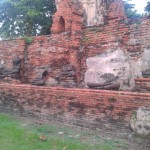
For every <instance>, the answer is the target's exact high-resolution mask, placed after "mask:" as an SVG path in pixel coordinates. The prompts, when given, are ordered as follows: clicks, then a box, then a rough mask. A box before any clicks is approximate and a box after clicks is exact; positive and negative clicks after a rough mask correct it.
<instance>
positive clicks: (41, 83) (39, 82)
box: [31, 78, 45, 86]
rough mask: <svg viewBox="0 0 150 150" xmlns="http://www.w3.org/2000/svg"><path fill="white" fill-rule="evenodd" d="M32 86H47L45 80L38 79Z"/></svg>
mask: <svg viewBox="0 0 150 150" xmlns="http://www.w3.org/2000/svg"><path fill="white" fill-rule="evenodd" d="M31 84H32V85H38V86H42V85H45V81H44V80H43V79H40V78H37V79H35V80H33V81H32V82H31Z"/></svg>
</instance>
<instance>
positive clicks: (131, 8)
mask: <svg viewBox="0 0 150 150" xmlns="http://www.w3.org/2000/svg"><path fill="white" fill-rule="evenodd" d="M130 1H131V0H126V1H124V6H125V13H126V16H127V17H128V18H130V19H133V20H134V19H138V18H140V17H141V14H138V13H137V10H135V5H134V4H131V3H130Z"/></svg>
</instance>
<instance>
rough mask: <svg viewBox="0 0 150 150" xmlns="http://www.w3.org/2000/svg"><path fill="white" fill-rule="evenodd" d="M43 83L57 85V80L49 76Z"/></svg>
mask: <svg viewBox="0 0 150 150" xmlns="http://www.w3.org/2000/svg"><path fill="white" fill-rule="evenodd" d="M45 85H46V86H57V85H58V82H57V81H56V80H55V79H53V78H51V77H49V78H48V79H47V80H46V81H45Z"/></svg>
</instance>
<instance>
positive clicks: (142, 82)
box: [134, 78, 150, 92]
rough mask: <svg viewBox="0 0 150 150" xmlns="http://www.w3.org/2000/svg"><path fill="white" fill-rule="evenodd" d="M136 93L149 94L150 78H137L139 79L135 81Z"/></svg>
mask: <svg viewBox="0 0 150 150" xmlns="http://www.w3.org/2000/svg"><path fill="white" fill-rule="evenodd" d="M134 91H138V92H149V91H150V78H137V79H135V88H134Z"/></svg>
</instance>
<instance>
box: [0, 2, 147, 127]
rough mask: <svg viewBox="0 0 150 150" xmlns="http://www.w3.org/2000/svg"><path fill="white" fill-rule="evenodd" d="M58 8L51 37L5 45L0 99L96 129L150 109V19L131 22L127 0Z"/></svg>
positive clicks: (68, 4) (0, 44) (0, 57)
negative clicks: (125, 4) (126, 5)
mask: <svg viewBox="0 0 150 150" xmlns="http://www.w3.org/2000/svg"><path fill="white" fill-rule="evenodd" d="M56 2H57V3H56V4H57V8H58V10H57V12H56V13H55V14H54V16H53V25H52V28H51V33H52V34H51V35H46V36H37V37H33V38H32V42H31V43H28V42H27V40H25V39H13V40H6V41H0V52H1V53H0V79H1V83H0V89H1V90H0V91H1V97H4V100H6V101H7V100H8V98H7V97H8V96H10V97H12V99H15V100H16V102H17V103H19V104H20V105H21V106H22V107H23V109H24V110H25V111H27V112H28V111H29V112H33V113H34V114H35V115H42V116H45V117H47V118H48V116H49V117H51V118H55V119H58V120H59V121H62V122H64V121H66V120H67V122H68V123H71V124H78V125H81V126H84V125H85V124H87V123H88V125H89V126H94V125H95V126H96V127H97V126H99V127H100V122H105V121H108V120H116V121H120V120H121V121H129V118H130V116H131V113H132V112H133V111H134V110H136V109H138V107H140V106H150V95H149V94H148V93H147V92H149V91H150V80H149V77H150V62H149V56H150V44H149V40H150V29H149V26H150V19H149V18H148V17H143V18H142V20H141V22H140V23H137V22H135V23H130V21H129V19H128V18H127V17H126V15H125V12H124V5H123V2H122V1H121V0H109V1H104V0H101V1H99V2H98V1H95V0H93V1H92V3H87V1H86V0H78V1H77V0H59V1H56ZM91 5H92V7H91ZM98 6H100V7H98ZM88 10H89V11H93V10H94V12H97V13H92V14H91V15H89V14H87V12H88ZM21 84H23V85H21ZM26 84H32V85H40V86H41V87H37V86H32V85H26ZM44 86H47V87H44ZM66 88H70V89H66ZM78 88H80V89H78ZM83 88H94V89H101V90H92V89H83ZM102 89H103V90H104V91H103V90H102ZM106 89H109V90H116V91H105V90H106ZM118 90H122V92H121V91H118ZM129 90H130V91H134V92H125V91H129ZM123 91H124V92H123ZM136 91H138V92H141V93H140V94H138V93H136ZM15 100H14V101H15Z"/></svg>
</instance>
